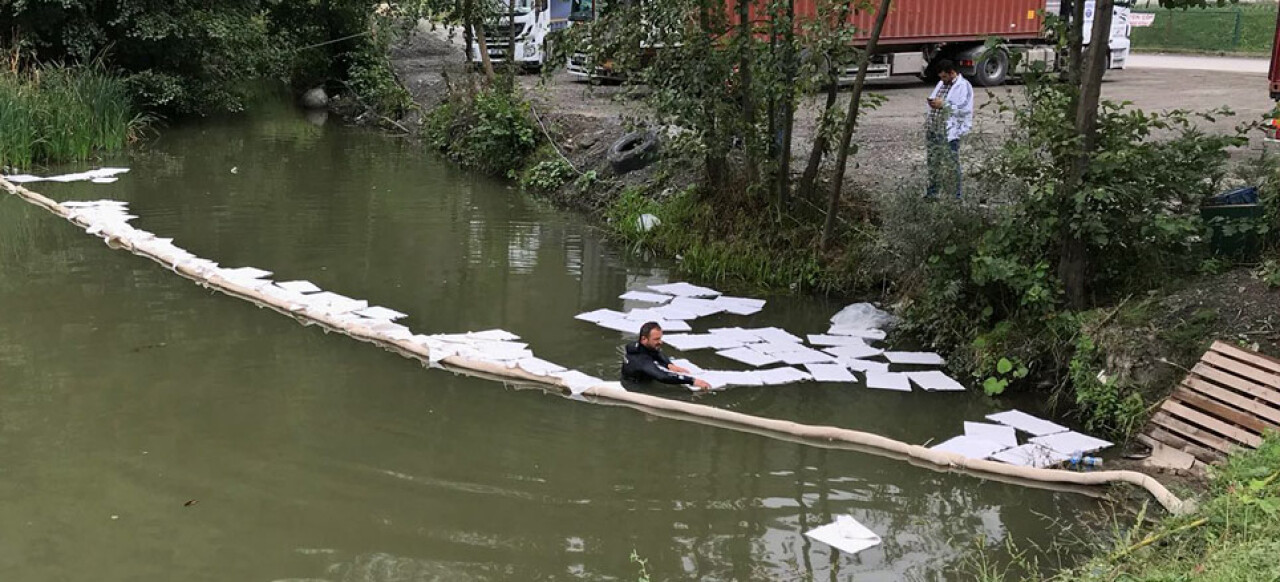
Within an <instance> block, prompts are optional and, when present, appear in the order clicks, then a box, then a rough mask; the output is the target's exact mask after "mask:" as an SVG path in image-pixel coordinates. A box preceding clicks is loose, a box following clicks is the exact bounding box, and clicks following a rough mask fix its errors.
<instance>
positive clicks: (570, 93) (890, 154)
mask: <svg viewBox="0 0 1280 582" xmlns="http://www.w3.org/2000/svg"><path fill="white" fill-rule="evenodd" d="M457 42H459V41H457V40H454V41H452V43H450V42H449V41H448V40H446V39H445V36H444V35H443V34H442V33H441V32H439V31H437V32H434V33H433V32H429V31H426V30H421V31H420V32H419V34H418V35H416V36H415V39H413V41H412V42H410V43H407V44H406V45H404V46H402V47H401V48H400V49H398V50H397V52H396V54H395V55H394V56H395V59H396V62H397V67H398V69H399V70H400V72H401V74H402V78H404V79H405V80H406V84H408V85H409V86H410V89H411V90H413V92H414V94H415V97H416V98H418V99H419V101H420V102H424V104H428V102H429V101H431V100H432V98H437V97H438V95H439V94H440V92H441V89H442V87H441V83H440V81H441V80H440V78H439V76H438V73H437V72H436V71H435V70H433V69H435V68H438V67H443V66H446V65H445V63H442V62H440V61H442V60H447V61H449V63H448V66H451V67H458V66H460V63H457V61H458V60H460V55H461V51H458V50H449V45H450V44H453V43H457ZM446 55H448V56H446ZM1132 62H1133V63H1134V66H1132V67H1131V68H1129V69H1127V70H1122V71H1109V72H1108V73H1107V76H1106V79H1105V81H1104V86H1103V98H1105V99H1110V100H1113V101H1128V102H1131V103H1132V104H1133V105H1134V106H1135V107H1138V108H1141V109H1144V110H1148V111H1159V110H1168V109H1179V108H1181V109H1192V110H1204V109H1213V108H1217V107H1222V106H1226V107H1229V108H1230V109H1232V110H1233V111H1235V113H1236V115H1235V116H1234V117H1226V118H1219V119H1218V120H1217V121H1216V122H1214V123H1208V122H1203V123H1202V124H1201V127H1202V128H1203V129H1205V130H1207V131H1215V132H1227V131H1232V130H1233V129H1234V127H1235V126H1236V125H1238V124H1240V123H1243V122H1252V121H1256V120H1260V119H1262V117H1263V116H1264V115H1265V114H1267V113H1268V112H1269V111H1271V109H1272V107H1273V106H1274V103H1273V102H1272V101H1271V99H1270V97H1269V96H1268V88H1267V78H1266V73H1265V68H1263V69H1262V72H1261V73H1259V72H1258V64H1259V63H1258V60H1257V59H1217V58H1213V57H1186V56H1176V55H1135V56H1134V58H1133V61H1132ZM1262 64H1264V65H1265V64H1266V61H1262ZM437 65H438V67H437ZM1177 67H1181V68H1177ZM1237 70H1243V71H1251V72H1235V71H1237ZM521 82H522V84H523V85H524V86H525V87H526V89H528V92H529V94H530V96H531V97H532V100H533V101H534V103H535V104H536V107H537V109H538V111H540V112H541V113H542V114H543V115H545V116H546V117H547V118H548V119H550V120H553V121H555V122H556V125H558V126H560V127H564V128H568V129H569V131H568V132H567V133H568V135H567V138H568V140H570V141H572V140H578V139H586V140H587V141H589V143H590V144H592V145H593V146H595V145H596V144H597V143H599V144H601V145H600V146H596V147H593V148H592V149H593V150H602V149H603V145H607V143H608V142H611V141H612V140H613V139H616V135H615V134H617V135H620V134H621V132H622V131H623V130H622V120H623V119H626V118H644V117H645V116H646V110H645V107H644V106H643V104H642V103H641V102H640V101H639V100H638V99H636V98H635V97H627V96H625V94H624V91H623V90H622V89H621V88H619V87H616V86H594V85H590V84H587V83H584V82H581V81H579V80H576V79H575V78H573V77H571V76H569V75H567V74H565V73H563V72H557V73H553V74H551V75H548V76H539V75H525V76H523V77H521ZM930 89H931V87H930V86H928V85H925V84H924V83H922V82H921V81H919V80H916V79H914V78H905V79H894V80H889V81H880V82H875V83H873V84H872V85H871V91H873V92H876V93H879V94H881V95H883V96H885V97H886V101H885V102H884V104H883V105H882V106H881V107H880V108H879V109H876V110H874V111H870V112H868V113H866V114H865V115H864V116H863V119H862V121H861V124H860V127H859V129H858V133H857V135H856V136H855V138H854V139H855V140H857V142H858V143H859V144H861V146H860V149H859V152H858V154H857V156H856V157H855V158H854V159H853V163H854V164H856V165H857V167H856V168H851V170H850V172H849V174H850V178H851V179H852V180H853V182H854V183H855V184H856V185H857V186H859V187H861V188H865V189H869V190H872V191H877V190H886V189H893V188H895V187H896V186H897V185H898V184H900V183H901V182H902V181H903V180H904V177H910V176H912V175H915V174H918V173H919V172H921V171H922V168H923V165H924V151H923V141H924V131H923V121H924V115H925V106H924V97H925V96H927V95H928V93H929V91H930ZM1019 91H1020V88H1019V87H1018V86H1016V85H1014V86H1005V87H998V88H993V89H982V88H978V89H977V92H976V93H977V98H976V105H977V107H978V111H979V112H978V115H977V116H976V119H975V123H974V133H973V134H972V135H971V136H970V138H969V139H968V140H967V143H966V145H965V152H966V153H967V154H969V155H971V154H972V153H973V151H974V150H975V149H978V147H977V146H978V145H979V144H986V145H989V144H993V143H998V142H999V140H1000V139H1002V138H1003V134H1004V128H1003V126H1002V123H1001V121H1000V119H999V118H998V117H997V116H996V115H995V113H994V112H993V111H992V110H991V108H984V107H983V105H984V104H986V103H988V102H990V101H991V100H992V99H993V97H998V96H1005V97H1012V96H1015V95H1016V94H1017V93H1018V92H1019ZM847 98H848V93H847V92H845V93H844V94H843V95H842V96H841V105H840V106H841V109H842V110H843V108H844V107H845V104H846V103H847ZM820 105H821V101H820V99H819V98H816V97H815V98H810V99H806V100H805V102H804V104H803V106H802V108H801V110H800V111H799V113H798V115H797V119H796V146H795V147H796V152H797V153H796V155H795V158H796V165H797V168H802V167H803V163H804V160H805V157H806V156H807V153H808V151H809V147H810V143H811V140H812V137H813V133H814V123H815V120H816V117H817V113H818V110H819V108H820ZM584 136H585V137H584ZM1261 147H1263V144H1262V140H1261V136H1260V134H1256V132H1255V136H1254V138H1253V139H1252V141H1251V143H1250V145H1249V146H1248V147H1246V148H1241V149H1240V150H1239V151H1237V152H1234V153H1235V156H1236V157H1237V158H1241V157H1244V156H1247V155H1249V154H1250V153H1251V152H1255V151H1256V150H1258V149H1260V148H1261ZM567 149H569V150H573V145H572V144H570V145H569V147H568V148H567ZM600 153H603V152H602V151H601V152H600ZM584 154H585V152H584ZM571 157H577V156H571ZM578 161H579V160H577V159H575V162H578ZM581 161H582V162H584V163H589V162H590V161H591V160H589V159H582V160H581Z"/></svg>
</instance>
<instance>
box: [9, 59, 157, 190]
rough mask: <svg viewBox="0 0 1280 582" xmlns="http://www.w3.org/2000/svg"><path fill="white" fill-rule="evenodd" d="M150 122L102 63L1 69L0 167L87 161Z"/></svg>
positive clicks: (115, 147)
mask: <svg viewBox="0 0 1280 582" xmlns="http://www.w3.org/2000/svg"><path fill="white" fill-rule="evenodd" d="M148 121H149V119H148V118H147V117H146V116H145V115H142V114H139V113H137V112H136V111H135V110H134V107H133V103H132V98H131V93H130V91H129V88H128V86H127V85H126V83H125V81H124V80H123V79H121V78H119V77H117V76H114V75H111V74H109V73H107V72H106V71H104V70H102V69H101V68H100V67H94V66H75V67H68V66H61V65H50V66H44V67H36V68H32V69H29V70H26V71H23V72H12V71H7V72H0V166H9V167H12V168H29V167H31V166H32V165H33V164H48V163H59V162H71V161H80V160H86V159H89V158H90V157H91V156H93V155H94V153H95V152H100V151H111V150H118V149H121V148H123V147H124V146H126V145H128V144H129V143H130V142H132V141H134V140H135V139H137V137H138V135H139V133H140V132H141V131H142V130H143V129H144V128H145V127H146V126H147V123H148Z"/></svg>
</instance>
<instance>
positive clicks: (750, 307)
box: [715, 295, 765, 315]
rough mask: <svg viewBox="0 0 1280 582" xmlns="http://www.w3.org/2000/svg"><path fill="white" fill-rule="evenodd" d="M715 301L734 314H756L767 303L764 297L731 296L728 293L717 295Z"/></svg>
mask: <svg viewBox="0 0 1280 582" xmlns="http://www.w3.org/2000/svg"><path fill="white" fill-rule="evenodd" d="M715 302H716V304H717V305H722V306H723V307H724V310H725V311H727V312H729V313H732V314H734V315H754V314H756V313H759V312H760V311H761V310H763V309H764V303H765V301H764V300H763V299H750V298H747V297H729V296H727V295H721V296H719V297H716V299H715Z"/></svg>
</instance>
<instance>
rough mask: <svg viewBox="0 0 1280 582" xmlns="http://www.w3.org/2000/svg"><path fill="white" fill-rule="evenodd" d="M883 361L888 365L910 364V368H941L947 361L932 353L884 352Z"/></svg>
mask: <svg viewBox="0 0 1280 582" xmlns="http://www.w3.org/2000/svg"><path fill="white" fill-rule="evenodd" d="M884 359H886V360H889V363H890V364H910V365H912V366H941V365H943V364H946V363H947V361H946V360H944V359H942V356H939V355H938V354H935V353H933V352H885V353H884Z"/></svg>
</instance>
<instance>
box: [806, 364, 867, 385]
mask: <svg viewBox="0 0 1280 582" xmlns="http://www.w3.org/2000/svg"><path fill="white" fill-rule="evenodd" d="M804 367H805V369H807V370H809V375H811V376H813V380H814V381H815V382H857V381H858V378H857V376H854V375H853V374H851V373H849V369H848V368H846V367H844V366H842V365H840V364H805V365H804Z"/></svg>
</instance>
